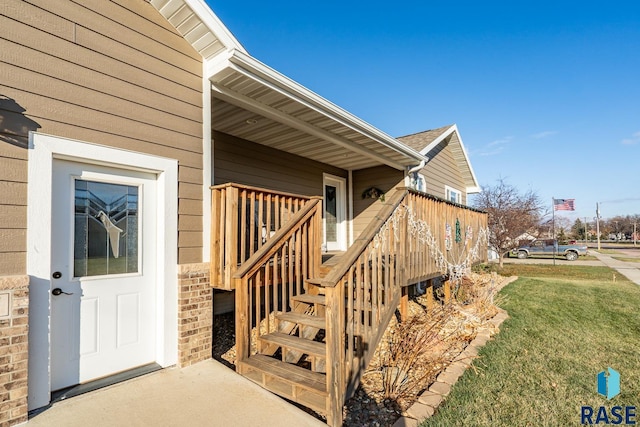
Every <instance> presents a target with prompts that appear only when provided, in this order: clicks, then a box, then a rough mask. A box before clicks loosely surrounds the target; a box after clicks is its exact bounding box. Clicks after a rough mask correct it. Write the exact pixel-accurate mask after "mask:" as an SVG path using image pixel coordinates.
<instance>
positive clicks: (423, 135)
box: [396, 125, 453, 151]
mask: <svg viewBox="0 0 640 427" xmlns="http://www.w3.org/2000/svg"><path fill="white" fill-rule="evenodd" d="M451 126H453V125H447V126H442V127H441V128H437V129H431V130H425V131H423V132H418V133H413V134H411V135H405V136H400V137H398V138H396V139H397V140H399V141H401V142H402V143H403V144H406V145H408V146H409V147H411V148H413V149H414V150H416V151H420V150H422V149H423V148H425V147H426V146H427V145H429V144H431V143H432V142H433V141H435V140H436V139H437V138H438V137H439V136H440V135H442V134H443V133H444V132H445V131H446V130H447V129H449V128H451Z"/></svg>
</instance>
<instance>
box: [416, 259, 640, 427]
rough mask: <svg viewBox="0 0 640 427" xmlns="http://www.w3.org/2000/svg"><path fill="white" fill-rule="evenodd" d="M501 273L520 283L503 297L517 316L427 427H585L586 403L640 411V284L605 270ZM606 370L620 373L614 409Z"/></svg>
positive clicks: (512, 268)
mask: <svg viewBox="0 0 640 427" xmlns="http://www.w3.org/2000/svg"><path fill="white" fill-rule="evenodd" d="M502 272H503V274H504V275H518V276H519V277H520V278H519V279H518V280H517V281H516V282H514V283H512V284H510V285H508V286H507V287H506V288H504V289H503V290H502V292H501V293H500V295H501V296H502V298H504V301H503V302H502V303H501V304H500V305H501V306H502V307H503V308H505V309H506V310H507V311H508V312H509V315H510V318H509V319H507V320H506V321H505V322H504V323H503V324H502V326H501V331H500V333H499V334H498V335H496V336H495V338H494V339H493V340H491V341H489V342H488V343H487V345H486V346H485V347H483V348H482V350H481V352H480V357H479V358H478V359H477V360H475V361H474V367H472V368H470V369H468V370H467V371H466V372H465V374H464V375H463V376H462V377H461V378H460V380H459V381H458V382H457V383H456V385H455V386H454V387H453V390H452V392H451V394H450V395H449V397H448V398H447V399H446V400H445V402H444V403H443V404H442V405H441V406H440V408H439V409H438V411H437V413H436V415H434V416H433V417H431V418H429V419H427V420H425V422H424V423H423V424H421V425H422V426H423V427H428V426H566V425H580V409H581V407H582V406H583V405H590V406H592V407H595V408H596V412H597V407H599V406H601V405H604V406H606V407H609V408H611V407H612V406H626V405H633V406H636V408H638V407H640V353H639V350H638V349H639V347H640V287H639V286H637V285H635V284H633V283H631V282H629V281H627V280H626V279H625V278H624V277H621V276H620V275H618V279H617V281H616V282H613V281H612V277H613V273H612V270H610V269H608V268H606V267H583V266H564V265H563V266H542V265H505V267H504V269H503V270H502ZM607 367H612V368H613V369H616V370H617V371H618V372H620V375H621V394H620V395H618V396H617V397H615V398H613V399H612V400H611V401H607V400H606V398H604V397H602V396H600V395H598V394H597V393H596V375H597V374H598V372H600V371H602V370H604V369H606V368H607ZM594 419H595V417H594ZM636 421H639V420H638V418H637V417H636Z"/></svg>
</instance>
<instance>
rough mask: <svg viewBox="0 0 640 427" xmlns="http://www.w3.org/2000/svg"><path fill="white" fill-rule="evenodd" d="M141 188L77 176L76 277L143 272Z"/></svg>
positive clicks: (74, 255)
mask: <svg viewBox="0 0 640 427" xmlns="http://www.w3.org/2000/svg"><path fill="white" fill-rule="evenodd" d="M139 190H140V189H139V187H138V186H132V185H122V184H113V183H106V182H97V181H87V180H82V179H75V222H74V251H73V258H74V268H73V271H74V274H73V275H74V276H75V277H86V276H103V275H112V274H127V273H139V272H140V271H139V270H140V268H139V262H138V261H139V260H138V252H139V243H138V242H139V238H140V236H139V234H140V233H139V216H138V213H139V212H138V198H139V193H140V191H139Z"/></svg>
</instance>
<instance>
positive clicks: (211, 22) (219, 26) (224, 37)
mask: <svg viewBox="0 0 640 427" xmlns="http://www.w3.org/2000/svg"><path fill="white" fill-rule="evenodd" d="M184 2H185V3H186V4H187V6H189V7H190V8H191V10H193V13H195V14H196V15H198V18H200V20H201V21H202V23H203V24H204V25H206V26H207V27H208V28H209V30H210V31H211V32H212V33H213V34H214V35H215V36H216V38H217V39H218V40H220V41H221V42H222V44H224V46H225V47H226V48H227V49H235V50H237V51H240V52H243V53H245V54H246V53H247V51H246V50H245V48H244V47H243V46H242V45H241V44H240V42H239V41H238V39H236V38H235V37H234V35H233V34H232V33H231V31H229V29H228V28H227V27H226V26H225V25H224V24H223V23H222V21H221V20H220V19H219V18H218V17H217V16H216V14H215V13H213V10H211V8H210V7H209V5H207V3H205V1H204V0H184Z"/></svg>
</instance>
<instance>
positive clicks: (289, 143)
mask: <svg viewBox="0 0 640 427" xmlns="http://www.w3.org/2000/svg"><path fill="white" fill-rule="evenodd" d="M205 74H206V76H207V78H208V79H209V81H210V82H211V88H212V127H213V129H214V130H216V131H219V132H223V133H227V134H230V135H233V136H235V137H238V138H243V139H246V140H249V141H252V142H256V143H259V144H263V145H266V146H269V147H272V148H276V149H278V150H282V151H286V152H288V153H292V154H296V155H299V156H303V157H306V158H309V159H312V160H315V161H318V162H322V163H326V164H330V165H332V166H335V167H339V168H342V169H346V170H358V169H363V168H368V167H372V166H379V165H387V166H390V167H392V168H395V169H399V170H404V169H405V168H407V167H409V166H415V165H416V164H419V163H420V162H421V161H422V160H426V157H425V156H424V155H422V154H421V153H420V152H418V151H417V150H415V149H413V148H411V147H409V146H407V145H405V144H404V143H402V142H400V141H398V140H397V139H395V138H393V137H391V136H389V135H387V134H386V133H384V132H382V131H381V130H379V129H377V128H375V127H374V126H372V125H370V124H368V123H366V122H365V121H363V120H362V119H359V118H358V117H356V116H354V115H353V114H351V113H349V112H347V111H346V110H344V109H342V108H340V107H338V106H337V105H335V104H333V103H331V102H330V101H328V100H326V99H324V98H322V97H321V96H319V95H317V94H316V93H314V92H312V91H310V90H309V89H307V88H305V87H304V86H302V85H300V84H298V83H296V82H295V81H293V80H291V79H289V78H287V77H286V76H284V75H282V74H280V73H278V72H277V71H275V70H274V69H272V68H270V67H268V66H267V65H265V64H263V63H261V62H260V61H258V60H256V59H255V58H253V57H251V56H249V55H248V54H246V53H245V52H243V51H241V50H236V49H230V50H228V51H226V52H225V53H221V54H218V55H217V56H216V57H215V59H213V60H211V61H208V62H207V64H206V66H205Z"/></svg>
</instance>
